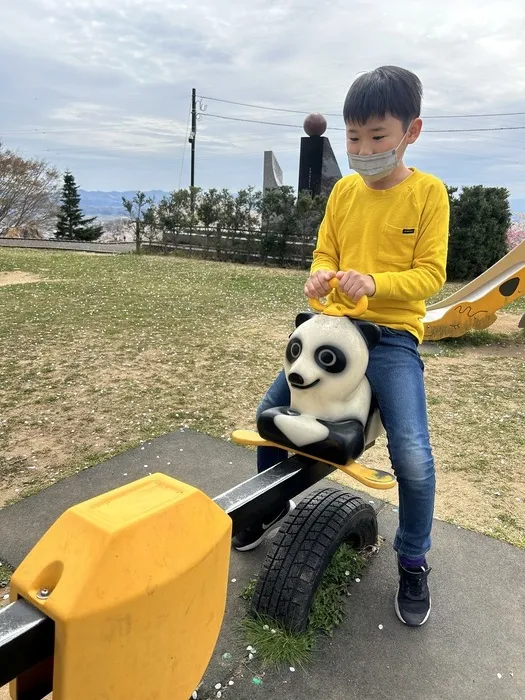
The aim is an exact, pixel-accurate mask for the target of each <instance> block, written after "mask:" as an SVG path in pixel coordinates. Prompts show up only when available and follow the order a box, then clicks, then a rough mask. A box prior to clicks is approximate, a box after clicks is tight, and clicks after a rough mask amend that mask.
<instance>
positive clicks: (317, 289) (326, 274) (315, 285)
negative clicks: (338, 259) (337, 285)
mask: <svg viewBox="0 0 525 700" xmlns="http://www.w3.org/2000/svg"><path fill="white" fill-rule="evenodd" d="M333 277H335V272H334V271H333V270H317V272H314V274H313V275H310V277H309V278H308V279H307V280H306V284H305V285H304V293H305V294H306V296H307V297H310V299H319V298H320V297H326V296H328V294H330V292H331V291H332V290H331V288H330V284H329V282H330V280H331V279H332V278H333Z"/></svg>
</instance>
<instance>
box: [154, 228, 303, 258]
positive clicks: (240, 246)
mask: <svg viewBox="0 0 525 700" xmlns="http://www.w3.org/2000/svg"><path fill="white" fill-rule="evenodd" d="M315 244H316V234H314V235H312V234H311V233H309V234H307V235H305V236H298V235H285V234H283V233H281V232H278V231H271V230H270V231H264V230H255V231H245V230H237V231H234V230H231V229H228V230H217V229H211V228H202V227H196V228H193V229H184V230H183V229H181V230H180V231H178V232H176V233H170V234H169V235H167V236H165V238H164V240H163V241H160V240H157V239H149V238H148V237H146V239H145V240H144V242H143V247H144V248H145V249H146V250H149V251H150V252H158V253H165V254H169V253H170V252H175V251H184V253H185V254H189V255H194V256H196V257H202V258H205V259H214V260H229V261H232V262H246V263H249V262H251V263H253V262H261V263H266V264H272V265H283V266H284V265H293V266H300V267H308V266H309V264H310V261H311V258H312V252H313V250H314V248H315Z"/></svg>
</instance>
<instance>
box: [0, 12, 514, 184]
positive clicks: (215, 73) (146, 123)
mask: <svg viewBox="0 0 525 700" xmlns="http://www.w3.org/2000/svg"><path fill="white" fill-rule="evenodd" d="M480 1H481V2H482V4H481V5H479V4H478V3H479V2H480ZM524 36H525V33H524V32H523V10H522V3H521V1H520V0H500V3H499V4H497V5H496V4H495V3H489V2H488V0H462V2H461V3H459V2H453V1H452V0H442V1H441V2H440V3H439V5H438V4H437V3H436V4H435V5H432V4H431V3H423V2H421V1H420V0H417V1H416V0H398V2H396V3H391V2H387V0H352V1H350V0H344V1H343V0H332V1H331V2H320V0H316V1H315V2H314V0H250V2H249V3H246V2H241V1H240V0H207V1H205V2H190V0H187V2H186V3H184V2H176V1H175V0H162V1H161V0H149V2H148V3H144V2H142V0H140V1H139V0H113V3H112V4H111V6H110V5H109V4H108V3H107V2H106V0H104V1H103V0H69V2H63V1H62V0H60V1H59V0H26V2H24V3H16V4H15V3H7V7H5V8H3V17H2V25H1V27H0V46H1V47H2V48H1V49H0V80H1V81H2V85H3V86H5V87H4V89H3V91H2V94H1V95H0V107H1V113H2V117H1V119H0V138H3V139H4V141H5V142H6V143H8V145H9V146H11V147H16V146H18V147H20V148H21V149H22V150H23V151H24V152H26V153H28V154H31V155H33V154H35V153H36V154H41V155H45V156H46V157H48V159H49V160H51V161H52V162H53V163H56V164H57V166H58V167H61V168H64V167H66V166H67V167H70V168H71V169H72V170H73V171H74V172H78V175H79V179H80V180H82V182H83V186H84V187H87V188H91V189H120V188H122V189H133V188H142V189H153V188H164V189H172V188H174V187H177V186H178V183H179V181H180V182H181V183H182V184H183V185H185V184H187V182H188V154H189V144H188V142H187V133H188V132H187V126H188V109H189V99H190V93H191V88H192V87H196V88H197V90H198V93H199V95H201V96H207V97H208V98H209V97H213V98H222V99H225V100H232V101H238V102H244V103H248V104H256V105H265V106H269V107H286V108H289V109H297V110H299V112H300V113H297V114H294V113H286V112H283V113H281V112H272V111H267V110H260V109H253V108H249V107H242V106H237V105H231V104H227V103H222V102H215V101H213V100H210V99H207V100H203V101H202V106H203V107H204V106H205V105H207V112H204V113H203V114H202V118H201V119H200V121H199V123H198V138H197V158H198V159H197V181H198V184H201V185H202V186H204V187H211V186H218V187H223V186H225V187H231V188H238V187H242V186H246V185H248V184H254V185H256V186H260V184H261V178H262V153H263V151H264V150H266V149H272V150H274V151H275V153H276V155H277V157H278V159H279V162H280V163H281V166H282V167H283V171H284V177H285V182H287V183H288V184H292V185H295V184H296V182H297V167H298V149H299V139H300V137H301V136H302V131H301V129H300V126H301V124H302V121H303V119H304V116H306V114H308V113H309V112H310V111H321V112H324V113H326V114H334V115H336V116H329V117H328V121H329V131H328V134H327V135H328V136H329V137H330V140H331V142H332V145H333V148H334V151H335V153H336V156H337V157H338V159H339V162H340V164H341V166H342V169H343V170H344V166H345V152H344V140H343V133H342V132H341V131H337V130H336V129H337V128H341V127H342V118H341V117H340V116H338V115H340V113H341V106H342V103H343V101H344V96H345V93H346V91H347V89H348V87H349V85H350V83H351V81H352V80H353V79H354V78H355V77H356V75H357V74H358V73H360V72H361V71H364V70H368V69H371V68H374V67H376V66H378V65H382V64H385V63H389V64H397V65H403V66H405V67H407V68H409V69H411V70H414V71H415V72H417V73H418V75H419V76H420V77H421V79H422V81H423V84H424V89H425V97H424V115H427V116H429V117H437V116H439V115H444V116H443V118H439V119H437V118H433V119H427V120H426V121H425V132H424V133H423V135H422V137H421V139H420V141H419V142H418V143H417V145H416V146H415V147H413V149H412V151H411V156H412V162H414V164H416V165H418V167H425V168H426V169H427V170H430V171H432V172H436V174H437V175H439V176H440V177H442V178H443V179H445V180H446V181H447V182H450V183H451V184H459V185H461V184H473V183H478V182H481V183H482V184H491V185H494V184H496V185H501V186H505V187H508V188H509V189H510V190H511V192H512V194H513V196H515V197H525V177H524V175H523V167H522V166H523V163H524V155H525V130H519V129H516V130H512V131H511V130H509V131H490V132H452V133H451V132H448V133H433V132H435V131H436V130H437V131H440V130H443V129H467V128H472V129H474V128H495V127H509V126H514V127H516V126H523V125H525V119H524V118H523V116H514V117H512V116H505V117H479V118H470V117H469V118H445V116H447V115H459V114H463V115H467V114H485V113H501V112H519V111H525V110H523V107H522V101H521V103H520V99H521V98H520V96H521V95H522V94H523V92H524V90H525V62H524V61H523V56H524V55H525V39H524V38H523V37H524ZM212 114H219V115H222V116H229V117H236V118H240V119H257V120H260V121H268V122H279V123H284V124H289V125H290V127H289V128H286V127H282V126H269V125H265V124H253V123H245V122H237V121H228V120H222V119H218V118H216V117H212V116H208V115H212ZM183 157H184V160H183ZM104 164H105V165H104Z"/></svg>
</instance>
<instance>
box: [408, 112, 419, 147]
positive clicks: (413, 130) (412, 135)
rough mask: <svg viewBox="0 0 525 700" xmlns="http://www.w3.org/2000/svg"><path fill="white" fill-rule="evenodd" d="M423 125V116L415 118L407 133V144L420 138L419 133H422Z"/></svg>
mask: <svg viewBox="0 0 525 700" xmlns="http://www.w3.org/2000/svg"><path fill="white" fill-rule="evenodd" d="M422 127H423V121H422V119H421V117H418V118H417V119H414V121H413V122H412V124H411V125H410V127H409V129H408V134H407V145H408V144H410V143H415V142H416V141H417V139H418V138H419V135H420V133H421V129H422Z"/></svg>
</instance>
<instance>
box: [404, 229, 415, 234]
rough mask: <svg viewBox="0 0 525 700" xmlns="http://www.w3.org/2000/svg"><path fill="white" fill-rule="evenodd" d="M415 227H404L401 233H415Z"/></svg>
mask: <svg viewBox="0 0 525 700" xmlns="http://www.w3.org/2000/svg"><path fill="white" fill-rule="evenodd" d="M415 231H416V229H415V228H404V229H403V233H415Z"/></svg>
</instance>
